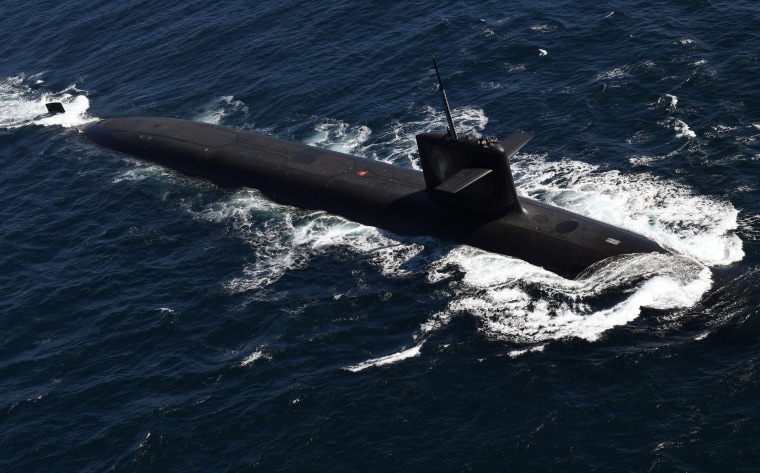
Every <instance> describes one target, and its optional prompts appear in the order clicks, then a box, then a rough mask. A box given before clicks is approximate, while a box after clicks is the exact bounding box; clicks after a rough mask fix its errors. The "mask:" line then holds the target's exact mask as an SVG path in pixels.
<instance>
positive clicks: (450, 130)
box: [433, 56, 459, 141]
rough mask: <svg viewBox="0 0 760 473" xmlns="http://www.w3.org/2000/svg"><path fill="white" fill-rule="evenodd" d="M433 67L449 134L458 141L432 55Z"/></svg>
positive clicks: (436, 65)
mask: <svg viewBox="0 0 760 473" xmlns="http://www.w3.org/2000/svg"><path fill="white" fill-rule="evenodd" d="M433 67H435V75H436V76H438V89H439V90H440V91H441V100H442V101H443V109H444V110H445V111H446V119H447V120H448V121H449V134H450V135H451V139H452V140H454V141H459V138H458V137H457V132H456V130H455V129H454V120H452V119H451V110H450V109H449V99H447V98H446V90H445V89H444V88H443V81H442V80H441V74H440V73H439V72H438V64H436V62H435V56H433Z"/></svg>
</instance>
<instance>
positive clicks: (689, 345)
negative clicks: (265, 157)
mask: <svg viewBox="0 0 760 473" xmlns="http://www.w3.org/2000/svg"><path fill="white" fill-rule="evenodd" d="M758 22H760V6H759V5H758V4H757V3H756V2H753V1H750V0H735V1H726V0H722V1H721V0H702V1H697V0H694V1H683V0H680V1H679V0H671V1H666V2H646V1H641V0H635V1H632V2H608V3H604V2H601V3H600V2H591V1H588V0H581V1H572V2H571V1H567V0H556V1H546V2H535V1H533V2H528V1H523V0H518V1H516V2H497V1H492V0H491V1H483V2H464V1H462V0H451V1H417V0H413V1H406V2H388V1H378V2H359V1H356V0H342V1H337V2H330V3H329V4H324V3H316V2H315V3H311V4H304V2H291V1H288V0H277V1H273V0H261V1H257V2H232V1H219V2H201V1H194V0H185V1H183V2H164V3H157V2H146V1H138V0H125V1H121V2H115V1H103V0H101V1H95V2H84V1H81V0H72V1H69V2H50V1H40V2H35V3H34V4H31V5H26V4H23V2H15V3H13V2H4V3H3V4H2V6H0V31H2V32H3V34H2V37H3V41H0V159H2V168H1V170H0V190H1V192H0V217H1V218H2V226H1V227H0V228H2V231H0V243H1V244H2V246H1V247H0V248H1V251H0V431H1V432H2V435H0V470H2V471H8V472H31V471H76V472H84V471H583V472H588V471H657V472H660V471H662V472H665V471H690V472H694V471H704V472H712V471H760V427H758V426H759V425H760V414H759V412H760V368H759V367H758V365H759V363H760V314H758V305H759V304H760V289H758V269H759V268H760V248H759V246H758V238H759V237H760V227H759V225H760V218H759V217H760V203H758V202H759V199H758V197H759V195H760V192H759V188H758V184H757V179H758V175H760V95H758V90H757V89H758V88H757V85H758V77H760V34H758V32H757V25H758ZM433 55H435V56H436V57H437V59H438V63H439V66H440V68H441V72H442V76H443V79H444V81H445V84H446V88H447V92H448V95H449V100H450V102H451V105H452V108H453V115H454V120H455V122H456V123H457V127H458V131H459V133H460V134H470V135H477V136H496V137H504V136H506V135H507V134H508V133H510V132H512V131H514V130H524V131H527V132H529V133H531V134H534V135H535V138H534V139H533V141H531V143H529V144H528V145H527V146H526V147H525V148H523V151H522V152H521V153H520V154H518V155H517V156H515V157H514V158H513V160H512V166H513V171H514V173H515V180H516V183H517V186H518V191H519V192H520V193H522V194H523V195H525V196H529V197H533V198H536V199H539V200H542V201H545V202H549V203H552V204H554V205H556V206H559V207H563V208H567V209H570V210H572V211H575V212H578V213H582V214H585V215H588V216H591V217H593V218H596V219H599V220H602V221H606V222H609V223H612V224H614V225H618V226H621V227H624V228H627V229H630V230H633V231H636V232H639V233H642V234H644V235H646V236H648V237H650V238H652V239H654V240H656V241H658V242H659V243H660V244H662V245H663V246H665V247H667V248H669V249H670V250H671V251H672V252H673V254H672V255H668V256H663V255H632V256H630V257H625V258H620V259H618V260H615V261H611V262H609V263H608V264H605V265H601V266H600V267H597V268H594V269H593V270H591V271H589V272H587V273H585V274H583V275H581V276H580V277H579V278H577V279H575V280H567V279H563V278H561V277H559V276H557V275H554V274H553V273H550V272H547V271H545V270H543V269H541V268H538V267H535V266H531V265H529V264H527V263H525V262H522V261H520V260H517V259H513V258H508V257H504V256H499V255H494V254H489V253H486V252H483V251H481V250H477V249H474V248H471V247H467V246H462V245H457V244H454V243H451V242H446V241H441V240H436V239H434V238H423V237H421V238H409V237H401V236H398V235H394V234H392V233H389V232H386V231H384V230H382V229H376V228H371V227H366V226H362V225H359V224H356V223H354V222H351V221H347V220H345V219H342V218H340V217H337V216H333V215H330V214H326V213H324V212H314V211H307V210H303V209H298V208H292V207H288V206H283V205H279V204H277V203H274V202H272V201H271V200H269V199H268V198H266V197H265V196H263V195H262V194H260V193H258V192H257V191H256V190H252V189H225V188H219V187H217V186H215V185H213V184H211V183H209V182H207V181H204V180H202V179H197V178H190V177H186V176H183V175H181V174H178V173H176V172H174V171H172V170H169V169H165V168H162V167H160V166H157V165H154V164H150V163H145V162H141V161H139V160H136V159H134V158H131V157H129V156H126V155H123V154H120V153H117V152H114V151H110V150H107V149H102V148H99V147H97V146H96V145H94V144H92V143H91V142H89V141H88V140H87V139H86V138H85V137H84V136H83V135H82V134H81V133H80V132H79V128H80V127H81V126H82V125H84V124H85V123H88V122H90V121H93V120H98V119H101V118H104V117H109V116H119V115H143V116H167V117H178V118H184V119H192V120H200V121H205V122H210V123H218V124H222V125H228V126H234V127H241V128H246V129H252V130H257V131H261V132H265V133H269V134H272V135H274V136H278V137H281V138H286V139H291V140H295V141H299V142H302V143H307V144H312V145H316V146H321V147H326V148H330V149H335V150H339V151H344V152H349V153H352V154H356V155H360V156H365V157H368V158H371V159H377V160H382V161H386V162H391V163H394V164H397V165H399V166H405V167H410V168H414V169H419V161H418V157H417V155H416V149H415V143H414V135H415V134H416V133H419V132H424V131H430V130H442V129H443V128H444V127H445V123H446V120H445V117H444V114H443V111H442V110H441V107H440V99H439V97H438V96H437V95H436V82H435V75H434V72H433V70H432V63H431V60H430V58H431V56H433ZM48 101H61V102H63V103H64V106H65V107H66V109H67V113H66V114H64V115H56V116H48V115H47V113H46V112H45V107H44V104H45V102H48Z"/></svg>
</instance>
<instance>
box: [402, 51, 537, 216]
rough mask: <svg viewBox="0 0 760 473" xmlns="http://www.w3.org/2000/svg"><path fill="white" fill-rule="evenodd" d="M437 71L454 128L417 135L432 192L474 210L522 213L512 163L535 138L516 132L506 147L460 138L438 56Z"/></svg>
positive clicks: (445, 107) (426, 176) (487, 141)
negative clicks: (514, 157)
mask: <svg viewBox="0 0 760 473" xmlns="http://www.w3.org/2000/svg"><path fill="white" fill-rule="evenodd" d="M433 67H434V68H435V74H436V76H437V77H438V90H439V91H440V93H441V100H442V102H443V109H444V111H445V112H446V119H447V120H448V122H449V128H448V130H447V132H446V133H421V134H419V135H417V136H416V138H417V150H418V151H419V153H420V161H421V162H422V173H423V175H424V176H425V187H426V189H427V191H428V192H430V193H431V195H433V196H434V197H435V198H437V199H440V200H443V201H445V202H447V203H448V204H450V205H456V206H461V207H465V208H467V209H469V210H473V211H480V212H486V213H506V212H510V211H522V206H521V205H520V199H519V198H518V197H517V191H516V189H515V182H514V179H513V178H512V170H511V169H510V167H509V159H510V158H511V157H512V156H514V155H515V154H516V153H517V152H518V151H519V150H520V148H522V147H523V146H524V145H525V144H526V143H527V142H528V141H530V139H531V138H532V136H531V135H529V134H527V133H522V132H517V133H513V134H511V135H509V136H508V137H507V139H506V140H505V141H504V144H501V143H499V142H498V141H497V140H496V139H493V138H484V139H481V138H469V137H465V138H464V139H459V137H458V136H457V132H456V129H455V128H454V120H453V119H452V118H451V109H450V107H449V100H448V98H447V97H446V90H445V89H444V88H443V81H442V80H441V74H440V73H439V72H438V64H437V63H436V61H435V57H433Z"/></svg>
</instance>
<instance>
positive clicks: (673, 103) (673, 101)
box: [664, 94, 678, 112]
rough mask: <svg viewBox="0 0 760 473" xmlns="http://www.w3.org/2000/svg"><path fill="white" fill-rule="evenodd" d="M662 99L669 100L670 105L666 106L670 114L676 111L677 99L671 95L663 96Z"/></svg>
mask: <svg viewBox="0 0 760 473" xmlns="http://www.w3.org/2000/svg"><path fill="white" fill-rule="evenodd" d="M664 97H665V98H667V99H668V100H670V105H669V106H668V110H669V111H671V112H674V111H675V110H676V106H677V105H678V97H677V96H675V95H671V94H665V95H664Z"/></svg>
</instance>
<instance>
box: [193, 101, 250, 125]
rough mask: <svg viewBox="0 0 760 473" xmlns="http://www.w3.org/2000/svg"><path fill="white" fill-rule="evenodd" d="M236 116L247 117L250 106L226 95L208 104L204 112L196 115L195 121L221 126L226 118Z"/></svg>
mask: <svg viewBox="0 0 760 473" xmlns="http://www.w3.org/2000/svg"><path fill="white" fill-rule="evenodd" d="M235 114H242V115H247V114H248V106H247V105H246V104H245V103H244V102H242V101H241V100H237V99H235V98H234V97H233V96H231V95H225V96H222V97H219V98H218V99H217V100H215V101H214V102H212V103H210V104H208V106H207V107H206V108H205V109H204V110H203V111H202V112H200V113H199V114H197V115H196V117H195V119H196V120H197V121H200V122H204V123H211V124H214V125H219V124H221V123H222V122H223V121H224V120H225V119H226V118H228V117H230V116H232V115H235Z"/></svg>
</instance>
